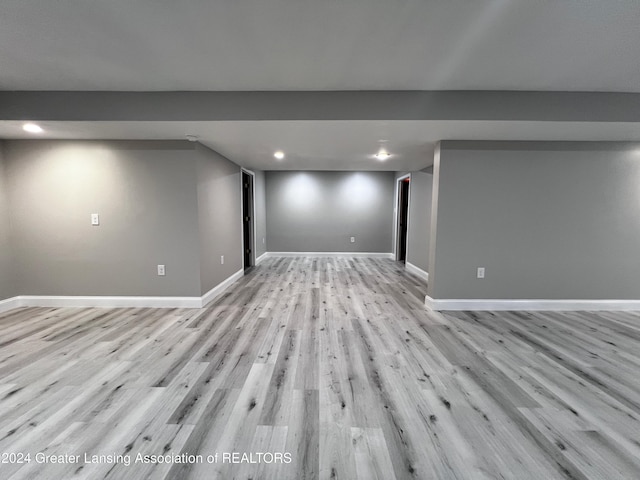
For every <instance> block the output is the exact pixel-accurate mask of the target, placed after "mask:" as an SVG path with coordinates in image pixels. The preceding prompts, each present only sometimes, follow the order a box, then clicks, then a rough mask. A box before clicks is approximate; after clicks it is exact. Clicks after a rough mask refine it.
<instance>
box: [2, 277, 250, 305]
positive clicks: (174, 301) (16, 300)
mask: <svg viewBox="0 0 640 480" xmlns="http://www.w3.org/2000/svg"><path fill="white" fill-rule="evenodd" d="M243 276H244V271H243V270H238V271H237V272H236V273H234V274H233V275H231V276H230V277H229V278H227V279H226V280H224V281H223V282H221V283H219V284H218V285H216V286H215V287H213V288H212V289H211V290H209V291H208V292H207V293H205V294H204V295H203V296H202V297H133V296H132V297H114V296H110V297H107V296H95V297H91V296H59V295H20V296H17V297H13V298H9V299H7V300H2V301H0V313H2V312H6V311H8V310H13V309H14V308H18V307H52V308H64V307H107V308H203V307H205V306H206V305H207V304H209V303H211V302H212V301H213V300H214V299H216V298H217V297H219V296H220V295H221V294H222V293H223V292H224V291H225V290H226V289H227V288H229V287H230V286H231V285H232V284H233V283H235V282H237V281H238V280H239V279H240V278H242V277H243Z"/></svg>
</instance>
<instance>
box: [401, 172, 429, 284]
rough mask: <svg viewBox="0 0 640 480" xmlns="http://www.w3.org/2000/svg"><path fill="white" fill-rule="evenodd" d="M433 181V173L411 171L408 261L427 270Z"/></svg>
mask: <svg viewBox="0 0 640 480" xmlns="http://www.w3.org/2000/svg"><path fill="white" fill-rule="evenodd" d="M432 183H433V175H432V174H431V173H426V172H424V171H420V172H412V173H411V183H410V186H409V231H408V237H407V262H409V263H412V264H413V265H415V266H416V267H418V268H421V269H422V270H424V271H426V272H428V271H429V237H430V230H431V194H432Z"/></svg>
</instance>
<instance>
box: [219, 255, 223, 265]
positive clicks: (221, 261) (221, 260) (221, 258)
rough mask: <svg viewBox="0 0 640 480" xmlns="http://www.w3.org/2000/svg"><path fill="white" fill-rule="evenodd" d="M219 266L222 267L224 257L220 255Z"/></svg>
mask: <svg viewBox="0 0 640 480" xmlns="http://www.w3.org/2000/svg"><path fill="white" fill-rule="evenodd" d="M220 265H224V255H220Z"/></svg>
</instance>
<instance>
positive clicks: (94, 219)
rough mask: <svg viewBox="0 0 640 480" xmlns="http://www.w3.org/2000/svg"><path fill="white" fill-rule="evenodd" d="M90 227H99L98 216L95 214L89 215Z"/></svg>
mask: <svg viewBox="0 0 640 480" xmlns="http://www.w3.org/2000/svg"><path fill="white" fill-rule="evenodd" d="M91 225H93V226H94V227H97V226H98V225H100V215H98V214H97V213H92V214H91Z"/></svg>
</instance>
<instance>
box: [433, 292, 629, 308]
mask: <svg viewBox="0 0 640 480" xmlns="http://www.w3.org/2000/svg"><path fill="white" fill-rule="evenodd" d="M425 305H426V306H427V308H429V309H431V310H437V311H443V310H457V311H460V310H464V311H468V310H474V311H499V310H520V311H522V310H525V311H584V310H592V311H596V310H597V311H603V310H627V311H631V310H640V300H538V299H535V300H518V299H516V300H483V299H471V300H456V299H445V300H435V299H433V298H431V297H430V296H428V295H427V296H426V297H425Z"/></svg>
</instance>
